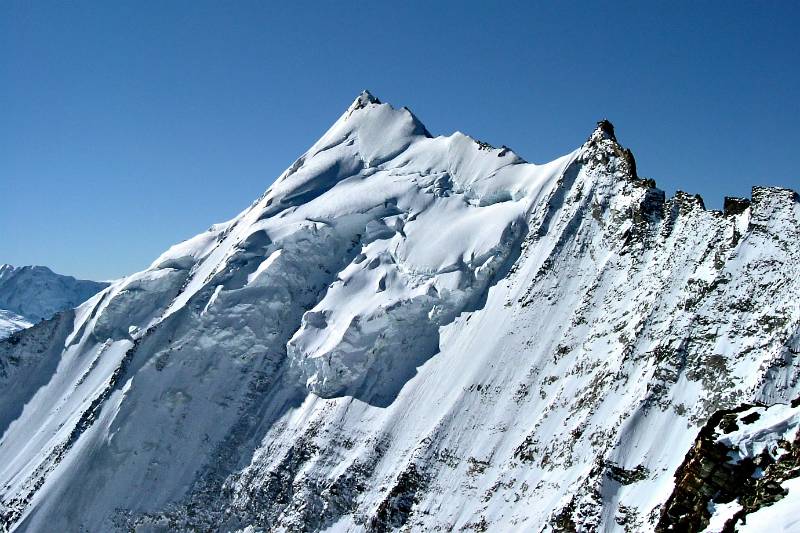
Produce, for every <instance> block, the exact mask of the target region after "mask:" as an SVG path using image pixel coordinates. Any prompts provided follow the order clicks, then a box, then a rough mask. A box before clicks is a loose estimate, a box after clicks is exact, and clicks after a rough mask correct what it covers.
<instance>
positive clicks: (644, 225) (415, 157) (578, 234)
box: [0, 92, 800, 532]
mask: <svg viewBox="0 0 800 533" xmlns="http://www.w3.org/2000/svg"><path fill="white" fill-rule="evenodd" d="M799 237H800V198H798V195H797V193H795V192H794V191H791V190H789V189H782V188H774V187H754V188H753V193H752V198H750V199H737V198H730V199H727V200H726V204H725V209H724V210H723V211H714V210H707V209H706V208H705V206H704V205H703V201H702V199H701V198H699V197H697V196H693V195H691V194H687V193H683V192H679V193H677V194H676V195H675V196H674V197H672V198H666V197H665V194H664V193H663V191H661V190H659V189H658V188H657V187H656V184H655V183H654V182H653V180H650V179H646V178H642V177H640V176H639V175H638V173H637V169H636V164H635V160H634V157H633V154H632V153H631V151H630V150H628V149H626V148H623V147H622V146H621V145H620V144H619V142H618V141H617V139H616V136H615V132H614V129H613V126H612V125H611V124H610V123H609V122H607V121H601V122H600V123H598V127H597V129H595V130H594V132H592V133H591V135H590V137H589V138H588V140H586V142H585V143H584V144H582V145H581V146H579V147H578V148H577V149H576V150H574V151H572V152H570V153H568V154H566V155H564V156H563V157H560V158H558V159H556V160H555V161H552V162H550V163H546V164H540V165H537V164H532V163H528V162H526V161H525V160H523V159H522V158H521V157H520V156H519V155H517V154H516V153H514V151H513V150H511V149H509V148H507V147H500V148H495V147H492V146H490V145H488V144H486V143H483V142H480V141H478V140H475V139H473V138H471V137H469V136H467V135H465V134H462V133H460V132H456V133H454V134H452V135H449V136H436V137H434V136H433V135H432V134H431V133H430V132H429V131H428V130H427V129H426V128H425V126H424V125H423V124H422V123H421V122H420V121H419V119H418V118H417V117H416V116H415V115H414V114H413V113H412V112H411V111H410V110H408V109H406V108H400V109H397V108H394V107H392V106H391V105H389V104H385V103H381V102H380V101H379V100H378V99H377V98H375V97H374V96H372V95H371V94H369V93H368V92H364V93H362V94H360V95H359V96H358V97H357V98H356V99H355V101H354V102H353V103H352V105H351V106H350V107H349V108H348V109H347V110H346V111H345V112H344V114H343V115H342V116H341V117H340V118H339V119H338V120H337V121H336V122H335V123H334V124H333V126H332V127H331V128H330V129H329V130H328V131H327V132H326V133H325V134H324V135H323V136H322V137H321V138H320V140H319V141H317V142H316V143H315V144H314V145H313V146H312V147H311V148H310V149H309V150H308V151H307V152H306V153H305V154H303V155H302V156H301V157H300V158H299V159H297V161H295V163H294V164H292V165H291V166H290V167H289V168H288V169H287V170H286V171H285V172H284V173H283V174H282V175H281V176H280V177H279V178H278V179H277V180H276V181H275V183H274V184H273V185H272V186H271V187H270V188H269V189H268V190H267V191H266V192H265V193H264V194H263V195H262V196H261V197H260V198H258V199H257V200H256V201H255V202H254V203H253V204H252V205H250V206H249V207H248V208H247V209H245V210H244V211H243V212H242V213H241V214H240V215H238V216H237V217H235V218H234V219H232V220H230V221H228V222H225V223H221V224H216V225H214V226H212V227H211V228H209V229H208V230H207V231H205V232H203V233H201V234H199V235H197V236H196V237H194V238H191V239H189V240H187V241H185V242H182V243H179V244H177V245H175V246H173V247H172V248H170V249H169V250H167V251H166V252H165V253H164V254H162V255H161V256H160V257H158V258H157V259H156V260H155V261H154V262H153V263H152V265H151V266H150V267H149V268H148V269H146V270H144V271H142V272H139V273H136V274H133V275H131V276H128V277H126V278H124V279H121V280H118V281H116V282H113V283H112V284H111V285H110V286H109V287H107V288H105V289H104V290H103V291H102V292H100V293H98V294H96V295H95V296H93V297H92V298H90V299H89V300H88V301H87V302H86V303H84V304H82V305H81V306H79V307H78V308H77V309H75V310H70V311H65V312H63V313H61V314H58V315H56V316H55V317H53V318H50V319H48V320H44V321H42V322H41V323H40V324H38V325H36V326H34V327H32V328H30V329H27V330H25V331H22V332H18V333H17V334H15V335H14V336H12V337H11V338H10V339H7V340H6V341H3V342H0V435H2V436H1V437H0V524H2V527H3V528H4V529H5V530H8V531H53V530H62V531H79V530H88V531H128V530H137V531H176V530H180V531H188V530H203V531H206V530H208V531H243V532H244V531H323V530H328V531H365V530H366V531H393V530H430V531H450V530H473V531H487V530H491V531H512V530H513V531H648V530H655V529H656V528H657V527H659V526H658V524H659V523H660V520H662V513H663V512H664V509H665V507H664V506H665V504H666V503H667V502H668V501H671V500H670V498H671V496H672V495H673V492H674V491H675V490H676V480H675V477H674V474H675V472H676V470H677V469H678V468H679V467H680V466H681V464H682V462H683V461H684V459H685V456H686V454H687V452H688V451H689V450H690V449H691V448H692V446H693V443H694V441H695V439H696V438H697V435H698V433H699V432H700V431H701V428H703V427H704V425H705V424H706V423H708V421H709V419H710V418H711V417H712V416H713V415H714V413H716V412H718V411H719V410H721V409H730V408H734V407H736V406H738V405H740V404H743V403H748V402H754V403H758V404H759V405H765V406H766V405H783V404H789V403H790V402H791V401H792V400H793V399H795V398H796V397H797V396H798V394H799V392H798V375H799V374H800V372H799V370H798V369H799V368H800V367H798V359H797V354H798V353H800V329H799V327H798V325H799V324H800V299H799V298H798V296H799V295H800V272H799V271H800V267H799V266H800V261H798V259H800V246H798V242H800V239H799ZM759 512H763V511H759Z"/></svg>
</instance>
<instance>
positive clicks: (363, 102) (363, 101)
mask: <svg viewBox="0 0 800 533" xmlns="http://www.w3.org/2000/svg"><path fill="white" fill-rule="evenodd" d="M380 103H381V101H380V100H378V99H377V98H376V97H375V96H374V95H373V94H372V93H371V92H369V91H368V90H367V89H364V90H363V91H361V93H360V94H359V95H358V96H356V99H355V100H353V103H352V104H350V111H351V112H352V111H355V110H356V109H361V108H364V107H367V106H368V105H369V104H380Z"/></svg>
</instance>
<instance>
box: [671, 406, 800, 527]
mask: <svg viewBox="0 0 800 533" xmlns="http://www.w3.org/2000/svg"><path fill="white" fill-rule="evenodd" d="M798 407H800V401H795V402H792V405H791V406H786V405H775V406H772V407H765V406H754V405H748V404H743V405H741V406H739V407H737V408H735V409H723V410H720V411H717V412H716V413H714V415H712V416H711V418H710V419H709V421H708V422H707V423H706V424H705V426H704V427H703V429H702V430H701V431H700V433H699V434H698V436H697V439H696V440H695V444H694V446H693V447H692V449H691V450H690V451H689V453H688V454H687V455H686V458H685V460H684V462H683V464H681V466H680V467H679V468H678V469H677V471H676V472H675V488H674V490H673V492H672V495H671V496H670V497H669V499H668V500H667V502H666V503H665V505H664V507H663V510H662V512H661V518H660V520H659V522H658V525H657V526H656V531H657V532H666V531H679V532H687V533H692V532H697V531H703V530H708V529H707V528H709V522H710V520H711V518H712V516H713V514H714V510H715V508H716V506H717V505H719V504H734V505H736V507H737V509H736V510H735V511H734V512H733V513H731V516H730V517H722V519H720V520H717V522H719V524H717V527H716V528H713V531H717V532H725V533H733V532H734V531H735V530H736V528H735V526H736V524H737V523H738V524H741V523H745V522H746V521H747V517H748V515H751V514H753V513H755V512H756V511H758V510H759V509H761V508H763V507H767V506H770V505H772V504H773V503H775V502H777V501H779V500H781V499H782V498H783V497H784V496H786V494H787V493H788V491H787V490H786V489H785V488H783V487H782V486H781V483H783V482H785V481H786V480H789V479H793V478H797V477H800V438H798V434H797V429H798V426H799V425H800V408H798Z"/></svg>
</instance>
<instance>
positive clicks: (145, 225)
mask: <svg viewBox="0 0 800 533" xmlns="http://www.w3.org/2000/svg"><path fill="white" fill-rule="evenodd" d="M799 23H800V2H794V1H792V2H790V1H783V2H781V1H776V2H687V3H675V2H625V3H602V5H601V3H591V4H590V3H589V2H585V3H584V2H574V3H573V2H553V3H549V4H545V3H541V4H537V3H534V2H520V3H511V2H487V1H485V0H484V1H481V2H465V1H459V2H403V3H398V2H383V1H374V2H359V3H347V2H336V3H334V2H320V3H318V4H316V3H315V4H311V3H302V2H294V1H293V2H281V3H279V2H268V1H266V0H265V1H259V2H252V1H235V2H227V1H225V2H223V1H215V2H208V1H195V0H192V1H152V2H150V1H139V0H137V1H131V2H123V1H113V2H104V1H99V0H98V1H94V2H83V1H77V2H67V1H63V2H62V1H58V2H56V1H52V2H49V1H48V2H45V1H31V0H21V1H18V0H5V1H3V2H0V263H3V262H8V263H12V264H18V265H20V264H44V265H48V266H51V267H52V268H53V269H55V270H57V271H60V272H64V273H68V274H73V275H77V276H82V277H89V278H95V279H105V278H111V277H117V276H121V275H123V274H126V273H130V272H133V271H136V270H139V269H142V268H144V267H146V266H147V265H148V264H149V263H150V262H151V261H152V260H153V259H154V258H155V257H156V256H157V255H158V254H160V253H161V252H162V251H163V250H165V249H166V248H167V247H168V246H169V245H171V244H172V243H175V242H178V241H180V240H183V239H185V238H188V237H190V236H192V235H194V234H196V233H198V232H200V231H202V230H204V229H205V228H207V227H208V226H209V225H211V224H212V223H214V222H219V221H222V220H226V219H228V218H230V217H232V216H234V215H235V214H236V213H238V212H239V211H240V210H242V209H243V208H245V207H246V206H247V205H249V203H250V202H251V201H252V200H254V199H255V198H256V197H257V196H258V195H259V194H260V193H261V192H263V191H264V190H265V189H266V188H267V187H268V186H269V185H270V183H271V182H272V181H273V179H274V178H275V177H276V176H277V175H278V174H280V172H281V171H282V170H283V169H284V168H285V167H287V166H288V165H289V164H291V163H292V161H293V160H294V159H295V158H296V157H297V156H298V155H300V154H301V153H302V152H303V151H305V149H306V148H307V147H308V146H310V145H311V144H312V143H313V142H314V141H315V140H316V139H317V138H318V137H319V136H320V135H321V134H322V133H323V132H324V131H325V129H326V128H327V127H328V126H329V125H330V124H331V123H332V122H333V121H334V120H335V119H336V118H337V117H338V116H339V114H341V113H342V111H343V110H344V109H345V108H346V106H347V105H349V104H350V102H351V101H352V99H353V98H354V97H355V96H356V95H357V93H358V92H359V91H360V90H361V89H363V88H368V89H370V90H371V91H372V92H373V93H374V94H375V95H376V96H378V97H379V98H381V99H382V100H384V101H388V102H390V103H392V104H394V105H396V106H403V105H406V106H408V107H410V108H411V109H412V110H413V111H414V112H415V113H416V114H417V116H418V117H419V118H420V119H421V120H422V121H423V122H424V123H425V124H426V125H427V127H428V129H429V130H430V131H431V132H432V133H434V134H448V133H450V132H452V131H454V130H461V131H463V132H466V133H468V134H470V135H472V136H474V137H477V138H479V139H483V140H486V141H488V142H490V143H492V144H495V145H500V144H506V145H508V146H511V147H512V148H514V149H515V150H516V151H517V152H518V153H520V154H521V155H522V156H523V157H525V158H526V159H528V160H530V161H533V162H544V161H547V160H550V159H552V158H554V157H556V156H558V155H561V154H564V153H566V152H568V151H571V150H573V149H574V148H576V147H577V146H579V145H580V144H581V143H582V142H583V141H584V140H585V138H586V137H587V136H588V134H589V133H590V132H591V130H592V129H593V127H594V123H595V121H596V120H598V119H600V118H602V117H608V118H609V119H610V120H612V122H614V124H615V125H616V129H617V136H618V137H619V139H620V141H621V142H622V143H623V144H625V145H626V146H629V147H630V148H632V149H633V151H634V153H635V155H636V158H637V161H638V164H639V171H640V174H642V175H644V176H648V177H652V178H654V179H655V180H656V181H657V182H658V184H659V186H660V187H661V188H663V189H664V190H666V191H667V193H668V194H672V193H674V191H675V190H676V189H683V190H687V191H689V192H693V193H695V192H696V193H700V194H701V195H702V196H703V197H704V199H705V200H706V205H707V206H710V207H716V208H718V207H720V206H721V204H722V197H723V196H724V195H744V196H749V193H750V186H751V185H753V184H764V185H781V186H788V187H792V188H795V189H798V188H800V173H798V170H797V165H796V163H795V159H796V158H797V155H798V146H800V134H799V133H798V132H800V126H798V122H799V121H800V107H799V104H798V95H800V68H798V67H800V62H799V61H798V58H799V57H800V46H799V45H798V41H800V39H798V36H797V26H798V24H799Z"/></svg>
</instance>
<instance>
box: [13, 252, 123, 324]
mask: <svg viewBox="0 0 800 533" xmlns="http://www.w3.org/2000/svg"><path fill="white" fill-rule="evenodd" d="M107 286H108V283H101V282H97V281H86V280H81V279H75V278H73V277H72V276H63V275H61V274H56V273H54V272H53V271H52V270H50V269H49V268H47V267H43V266H23V267H14V266H11V265H0V339H2V338H5V337H8V336H9V335H11V334H12V333H14V332H15V331H17V330H20V329H24V328H27V327H30V326H31V325H33V324H35V323H36V322H39V321H40V320H43V319H47V318H51V317H52V316H53V315H54V314H56V313H58V312H59V311H63V310H65V309H72V308H74V307H77V306H78V305H80V304H82V303H83V302H85V301H86V300H87V299H89V297H91V296H94V295H95V294H97V293H98V292H99V291H101V290H102V289H104V288H105V287H107Z"/></svg>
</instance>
